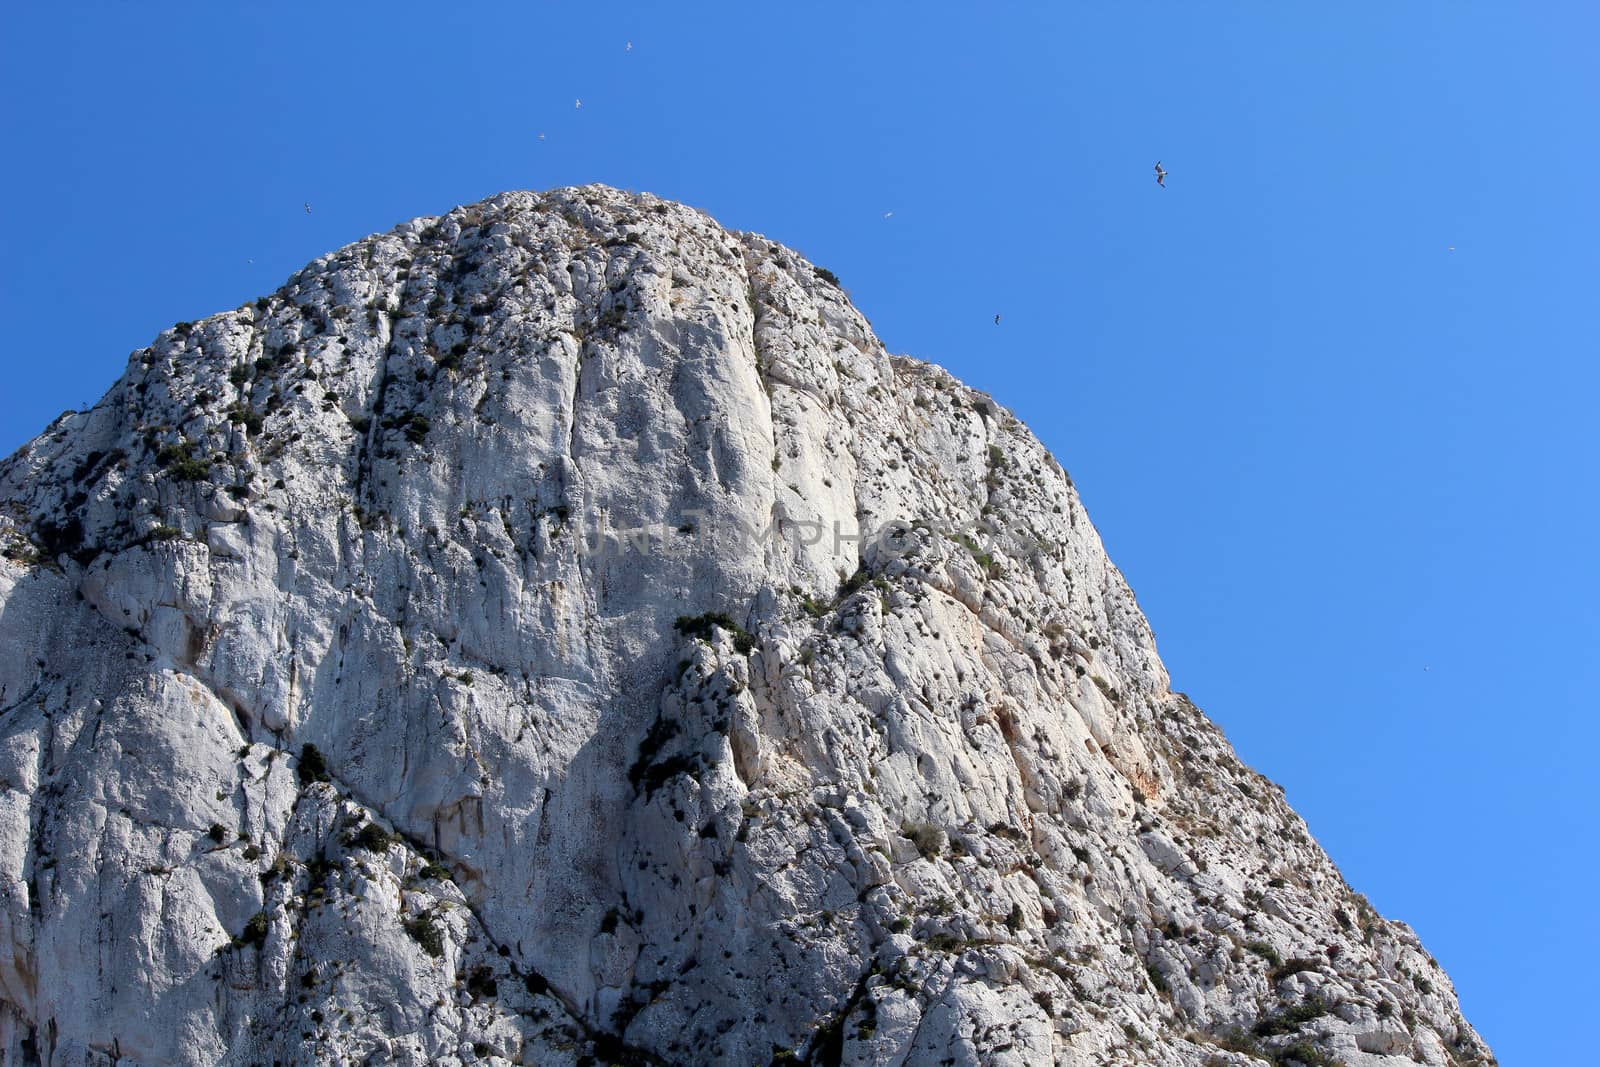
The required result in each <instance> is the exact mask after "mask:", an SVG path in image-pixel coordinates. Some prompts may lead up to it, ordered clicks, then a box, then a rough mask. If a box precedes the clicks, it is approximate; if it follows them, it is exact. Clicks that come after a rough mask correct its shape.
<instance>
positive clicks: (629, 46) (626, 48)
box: [622, 41, 633, 52]
mask: <svg viewBox="0 0 1600 1067" xmlns="http://www.w3.org/2000/svg"><path fill="white" fill-rule="evenodd" d="M622 50H623V51H624V52H631V51H633V42H632V41H629V42H628V43H627V44H625V45H623V46H622Z"/></svg>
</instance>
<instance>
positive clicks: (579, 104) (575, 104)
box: [572, 100, 583, 110]
mask: <svg viewBox="0 0 1600 1067" xmlns="http://www.w3.org/2000/svg"><path fill="white" fill-rule="evenodd" d="M582 106H583V101H582V100H574V101H573V102H572V107H573V110H577V109H578V108H580V107H582Z"/></svg>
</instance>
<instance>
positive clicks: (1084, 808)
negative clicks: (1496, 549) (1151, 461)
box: [0, 186, 1492, 1067]
mask: <svg viewBox="0 0 1600 1067" xmlns="http://www.w3.org/2000/svg"><path fill="white" fill-rule="evenodd" d="M0 548H3V549H4V552H5V558H4V559H3V560H0V809H3V812H4V818H3V819H0V1048H3V1049H4V1050H5V1060H6V1062H7V1063H17V1064H29V1063H48V1064H52V1065H70V1067H79V1065H89V1064H95V1065H101V1064H112V1063H115V1064H119V1065H124V1067H126V1065H155V1064H237V1065H240V1067H243V1065H253V1064H274V1063H279V1064H308V1065H309V1064H313V1063H329V1062H332V1063H403V1064H434V1063H440V1064H457V1063H470V1062H480V1061H481V1062H487V1063H491V1064H492V1063H504V1062H506V1061H510V1062H514V1063H538V1064H584V1063H593V1062H623V1063H652V1064H660V1063H674V1064H676V1063H699V1062H727V1063H746V1064H750V1063H782V1062H805V1063H813V1064H839V1063H849V1064H949V1063H957V1064H978V1063H984V1064H1042V1063H1059V1064H1071V1065H1089V1064H1112V1063H1136V1064H1163V1065H1166V1064H1173V1065H1177V1064H1184V1065H1201V1064H1236V1065H1244V1064H1252V1063H1260V1062H1261V1061H1262V1060H1272V1061H1275V1062H1278V1063H1296V1062H1298V1063H1303V1064H1307V1065H1315V1064H1319V1063H1331V1062H1339V1063H1344V1064H1347V1065H1350V1067H1366V1065H1379V1064H1389V1065H1395V1064H1401V1063H1410V1062H1416V1063H1425V1064H1433V1065H1443V1064H1468V1063H1488V1062H1492V1058H1491V1057H1490V1055H1489V1053H1488V1051H1487V1049H1486V1048H1485V1046H1484V1045H1483V1043H1482V1042H1481V1041H1480V1040H1479V1039H1478V1037H1477V1036H1476V1034H1474V1032H1473V1031H1472V1029H1471V1028H1470V1027H1469V1026H1468V1025H1467V1023H1466V1022H1464V1021H1463V1020H1462V1018H1461V1016H1460V1014H1459V1011H1458V1008H1457V1003H1456V999H1455V996H1454V993H1453V991H1452V988H1451V985H1450V982H1449V980H1448V979H1447V978H1446V976H1445V975H1444V974H1443V973H1442V972H1441V971H1440V970H1439V968H1438V966H1437V964H1436V963H1435V962H1434V961H1433V960H1432V958H1431V957H1429V956H1428V955H1427V953H1426V952H1425V951H1424V950H1423V948H1422V947H1421V946H1420V945H1419V944H1418V942H1417V940H1416V938H1415V937H1414V936H1413V935H1412V933H1411V932H1410V931H1409V929H1408V928H1406V927H1405V926H1403V925H1401V924H1398V923H1393V922H1389V921H1386V920H1384V919H1382V918H1380V917H1379V916H1378V915H1376V914H1375V913H1374V912H1373V911H1372V909H1371V908H1370V907H1369V906H1368V905H1367V904H1366V902H1365V900H1364V899H1363V898H1362V897H1361V896H1359V895H1358V894H1356V893H1354V892H1353V891H1352V890H1351V889H1350V888H1349V887H1348V886H1347V885H1346V884H1345V883H1344V881H1343V880H1342V879H1341V877H1340V876H1339V874H1338V872H1337V871H1336V870H1335V869H1334V867H1333V866H1332V864H1331V863H1330V862H1329V861H1328V859H1327V857H1326V856H1325V855H1324V854H1323V853H1322V851H1321V850H1320V849H1319V848H1318V847H1317V845H1316V844H1315V842H1314V841H1313V840H1312V839H1311V838H1310V836H1309V835H1308V834H1307V832H1306V828H1305V826H1304V825H1303V823H1302V822H1301V820H1300V819H1299V818H1298V817H1296V816H1295V815H1294V813H1293V812H1292V811H1291V810H1290V809H1289V808H1288V807H1287V805H1286V804H1285V803H1284V801H1283V798H1282V795H1281V792H1280V791H1279V790H1278V789H1277V788H1276V787H1275V786H1273V785H1272V784H1271V783H1270V782H1267V781H1266V780H1264V779H1263V778H1261V777H1260V776H1258V775H1256V774H1254V773H1253V772H1251V771H1250V770H1248V769H1247V768H1245V767H1244V766H1242V765H1241V764H1240V763H1239V761H1238V760H1237V759H1236V758H1235V756H1234V755H1233V753H1232V751H1231V750H1230V749H1229V747H1228V745H1227V743H1226V742H1225V741H1224V739H1223V738H1222V736H1221V735H1220V734H1219V732H1218V731H1217V730H1216V729H1215V728H1214V727H1213V726H1212V724H1211V723H1210V722H1209V721H1208V720H1207V719H1206V718H1205V717H1204V716H1203V715H1202V714H1201V713H1200V712H1199V711H1198V710H1196V709H1195V707H1194V706H1193V705H1192V704H1190V702H1189V701H1188V700H1187V699H1186V698H1185V697H1184V696H1183V695H1182V694H1181V693H1177V692H1174V691H1173V690H1171V689H1170V688H1169V685H1168V679H1167V676H1166V673H1165V671H1164V670H1163V668H1162V666H1161V663H1160V661H1159V659H1158V658H1157V656H1156V651H1155V645H1154V641H1153V639H1152V637H1151V634H1150V631H1149V629H1148V627H1147V625H1146V622H1145V620H1144V618H1143V616H1142V615H1141V614H1140V612H1139V610H1138V608H1137V606H1136V604H1135V602H1134V598H1133V595H1132V593H1131V592H1130V590H1129V589H1128V587H1127V585H1126V584H1125V583H1124V582H1123V580H1122V577H1121V576H1120V574H1119V573H1118V572H1117V571H1116V569H1115V568H1114V567H1113V566H1112V565H1111V564H1110V562H1109V561H1108V560H1107V558H1106V556H1105V553H1104V551H1103V550H1102V548H1101V545H1100V542H1099V539H1098V537H1097V535H1096V534H1095V531H1094V529H1093V527H1092V526H1091V525H1090V523H1089V520H1088V518H1087V517H1086V515H1085V514H1084V511H1083V508H1082V505H1081V503H1080V502H1079V499H1078V497H1077V494H1076V493H1075V491H1074V489H1073V486H1072V482H1071V480H1070V479H1069V478H1068V477H1067V475H1066V474H1065V472H1064V471H1063V470H1062V469H1061V468H1060V467H1059V466H1058V465H1057V464H1056V463H1055V461H1054V460H1053V459H1052V458H1051V457H1050V456H1049V455H1048V454H1047V453H1046V452H1045V450H1044V449H1043V448H1042V447H1041V446H1040V445H1039V443H1038V442H1037V441H1036V440H1034V438H1033V437H1032V436H1031V435H1030V434H1029V433H1028V432H1027V431H1026V430H1025V429H1024V428H1023V427H1022V426H1021V425H1020V424H1019V423H1018V422H1017V420H1016V419H1015V418H1013V417H1012V416H1011V415H1010V414H1008V413H1007V412H1006V411H1004V410H1003V409H1002V408H1000V407H999V406H998V405H996V404H994V403H993V402H992V401H991V400H990V399H989V398H988V397H986V396H983V395H982V394H979V393H977V392H975V391H973V390H971V389H968V388H966V387H964V386H963V385H961V384H960V383H959V382H957V381H955V380H953V379H952V378H951V377H950V376H949V375H948V374H946V373H945V372H943V371H942V370H940V369H938V368H937V367H933V366H930V365H926V364H923V363H919V362H916V361H914V360H911V359H906V358H901V357H896V356H891V355H889V354H888V353H886V352H885V350H884V349H883V347H882V345H881V344H880V343H879V342H878V340H877V339H876V338H875V337H874V336H873V335H872V332H871V330H870V329H869V327H868V326H867V324H866V322H865V321H864V320H863V319H862V317H861V316H860V314H859V313H857V312H856V311H855V310H854V309H853V308H852V307H851V305H850V303H849V301H848V300H847V299H846V297H845V295H844V294H843V292H842V291H841V290H840V289H839V288H838V286H837V284H836V283H835V282H834V280H833V279H832V276H831V275H829V274H827V272H825V271H820V270H818V269H817V268H814V267H813V266H811V265H810V264H808V263H806V262H805V261H804V260H803V259H801V258H800V257H799V256H798V255H796V254H795V253H794V252H792V251H790V250H788V249H786V248H783V247H780V246H779V245H777V244H774V243H771V242H769V241H767V240H766V239H765V238H763V237H760V236H758V235H754V234H739V233H731V232H728V231H726V230H724V229H722V228H721V227H719V226H717V225H716V224H715V223H714V222H713V221H711V220H710V219H709V218H707V217H706V216H704V215H703V214H700V213H698V212H695V211H693V210H690V209H688V208H685V207H683V206H680V205H676V204H672V203H667V202H664V201H660V200H657V199H655V198H653V197H649V196H634V195H627V194H623V193H620V192H617V191H615V190H611V189H606V188H602V187H597V186H595V187H584V188H579V189H569V190H558V191H555V192H552V193H548V194H542V195H539V194H533V193H510V194H506V195H502V196H498V197H495V198H492V199H490V200H487V201H485V202H483V203H481V204H477V205H473V206H470V207H465V208H460V209H457V210H455V211H452V212H450V213H449V214H447V215H445V216H442V217H439V218H434V219H419V220H417V221H414V222H411V223H407V224H405V225H403V226H400V227H398V228H397V229H395V230H393V231H391V232H390V233H387V234H382V235H379V236H374V237H370V238H368V239H366V240H363V241H360V242H357V243H356V244H353V245H351V246H349V247H347V248H344V249H341V250H340V251H338V252H336V253H333V254H331V255H329V256H325V257H323V258H322V259H319V260H317V261H316V262H314V263H312V264H311V265H309V266H308V267H307V268H305V269H304V270H303V271H301V272H300V273H299V274H297V275H295V276H294V277H293V278H291V279H290V280H289V282H288V284H286V285H285V286H284V288H282V289H281V290H279V291H278V292H277V293H274V294H273V295H271V296H269V297H265V298H262V299H261V300H258V301H256V302H255V303H254V304H250V305H245V306H243V307H240V308H239V309H237V310H235V311H232V312H227V313H224V314H220V315H216V316H213V317H211V318H209V319H206V320H204V321H203V322H198V323H192V324H190V323H180V324H179V325H178V326H176V327H174V328H173V329H171V330H168V331H166V332H165V333H163V334H162V335H161V336H160V337H159V338H158V339H157V340H156V341H155V342H154V343H153V344H152V345H151V346H150V347H148V348H144V349H140V350H139V351H137V352H135V353H133V355H132V357H131V358H130V360H129V364H128V369H127V372H126V373H125V374H124V376H123V377H122V379H121V380H120V381H119V382H118V383H117V384H116V385H115V386H114V387H113V388H112V389H111V391H110V392H108V393H107V394H106V396H105V397H104V398H103V399H102V400H101V401H100V402H99V403H98V404H96V405H95V406H94V407H93V408H92V409H91V410H89V411H84V412H73V413H68V414H66V415H63V416H62V417H61V418H59V419H58V420H57V421H56V422H55V423H54V424H52V425H51V426H50V427H49V428H48V429H47V430H46V432H45V433H44V434H43V435H42V436H40V437H39V438H38V439H37V440H35V441H34V442H32V443H31V444H29V445H28V446H26V447H25V448H23V449H22V450H21V451H19V452H18V453H17V454H15V455H14V456H12V457H11V458H9V459H8V460H6V461H5V462H4V464H0Z"/></svg>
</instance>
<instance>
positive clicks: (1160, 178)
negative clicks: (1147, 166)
mask: <svg viewBox="0 0 1600 1067" xmlns="http://www.w3.org/2000/svg"><path fill="white" fill-rule="evenodd" d="M1156 184H1157V185H1159V186H1161V188H1163V189H1165V188H1166V187H1167V172H1166V171H1165V170H1163V169H1161V160H1159V159H1158V160H1156Z"/></svg>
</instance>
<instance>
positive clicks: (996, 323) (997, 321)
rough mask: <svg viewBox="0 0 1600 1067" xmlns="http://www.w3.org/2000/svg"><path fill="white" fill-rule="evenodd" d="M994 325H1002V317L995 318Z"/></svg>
mask: <svg viewBox="0 0 1600 1067" xmlns="http://www.w3.org/2000/svg"><path fill="white" fill-rule="evenodd" d="M994 324H995V325H996V326H998V325H1000V316H999V315H996V316H995V317H994Z"/></svg>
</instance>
